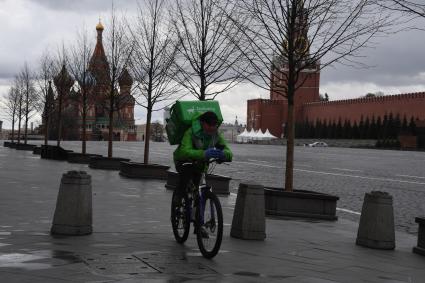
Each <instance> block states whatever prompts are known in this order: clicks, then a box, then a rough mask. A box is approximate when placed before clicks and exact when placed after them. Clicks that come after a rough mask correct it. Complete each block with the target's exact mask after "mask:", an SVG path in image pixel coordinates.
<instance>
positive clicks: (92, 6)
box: [28, 0, 135, 12]
mask: <svg viewBox="0 0 425 283" xmlns="http://www.w3.org/2000/svg"><path fill="white" fill-rule="evenodd" d="M28 2H32V3H35V4H37V5H40V6H42V7H44V8H47V9H48V10H53V11H79V12H87V11H89V12H90V11H107V10H109V9H110V8H111V6H112V1H107V0H78V1H69V0H28ZM134 5H135V1H131V0H121V1H114V6H115V7H116V8H117V9H120V8H127V7H131V6H134Z"/></svg>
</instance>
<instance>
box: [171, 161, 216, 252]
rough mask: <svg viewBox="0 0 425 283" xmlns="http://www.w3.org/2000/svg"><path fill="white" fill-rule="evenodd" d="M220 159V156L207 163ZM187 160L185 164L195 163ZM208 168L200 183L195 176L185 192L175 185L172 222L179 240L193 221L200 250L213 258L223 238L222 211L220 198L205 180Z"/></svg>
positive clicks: (175, 235)
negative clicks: (196, 184)
mask: <svg viewBox="0 0 425 283" xmlns="http://www.w3.org/2000/svg"><path fill="white" fill-rule="evenodd" d="M213 162H216V163H217V162H218V161H217V160H212V161H209V162H208V163H209V164H210V163H213ZM193 165H194V163H191V162H188V163H185V164H183V166H192V167H193ZM205 177H206V172H203V173H202V174H201V180H200V182H199V186H198V187H197V186H195V184H194V183H193V181H192V179H191V180H190V181H189V182H188V185H187V187H186V192H179V190H178V189H177V188H176V189H175V190H174V192H173V196H172V200H171V225H172V228H173V233H174V238H175V239H176V241H177V242H178V243H180V244H183V243H184V242H186V240H187V238H188V236H189V230H190V223H191V222H193V223H194V227H195V233H196V239H197V242H198V247H199V250H200V251H201V253H202V255H203V256H204V257H205V258H213V257H214V256H215V255H217V253H218V251H219V250H220V246H221V241H222V239H223V211H222V209H221V204H220V200H219V199H218V197H217V196H216V195H215V194H214V193H213V192H212V190H211V189H212V188H211V186H208V185H207V184H206V183H205Z"/></svg>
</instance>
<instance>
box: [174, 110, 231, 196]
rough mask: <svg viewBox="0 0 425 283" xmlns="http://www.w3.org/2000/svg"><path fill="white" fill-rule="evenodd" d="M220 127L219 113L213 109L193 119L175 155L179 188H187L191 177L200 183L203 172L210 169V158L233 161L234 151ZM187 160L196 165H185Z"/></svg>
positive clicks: (197, 183)
mask: <svg viewBox="0 0 425 283" xmlns="http://www.w3.org/2000/svg"><path fill="white" fill-rule="evenodd" d="M218 127H219V123H218V118H217V115H216V114H215V113H214V112H212V111H208V112H205V113H203V114H198V115H196V116H195V117H194V119H193V120H192V127H191V128H189V129H188V130H186V132H185V133H184V136H183V138H182V141H181V142H180V145H179V146H178V147H177V149H176V150H175V151H174V156H173V157H174V164H175V166H176V170H177V172H178V173H179V175H180V184H179V189H184V188H186V186H187V182H188V181H189V180H190V179H192V180H193V182H194V184H195V186H197V185H199V181H200V178H201V173H202V172H204V171H205V170H207V169H208V163H207V161H208V160H210V159H217V160H218V161H221V162H230V161H232V156H233V155H232V151H231V150H230V148H229V147H228V145H227V142H226V141H225V140H224V138H223V136H222V135H221V134H220V133H219V132H218ZM187 162H193V163H194V166H191V167H188V166H183V164H184V163H187Z"/></svg>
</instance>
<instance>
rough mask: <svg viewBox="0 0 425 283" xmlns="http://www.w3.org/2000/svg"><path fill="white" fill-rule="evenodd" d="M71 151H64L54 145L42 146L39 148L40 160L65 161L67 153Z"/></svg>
mask: <svg viewBox="0 0 425 283" xmlns="http://www.w3.org/2000/svg"><path fill="white" fill-rule="evenodd" d="M70 152H72V150H65V149H63V148H62V147H60V146H56V145H42V146H41V158H44V159H53V160H67V159H68V153H70Z"/></svg>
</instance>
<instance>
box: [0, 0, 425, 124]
mask: <svg viewBox="0 0 425 283" xmlns="http://www.w3.org/2000/svg"><path fill="white" fill-rule="evenodd" d="M141 2H143V0H141ZM136 3H137V2H136V1H135V0H115V6H116V7H117V10H120V11H122V12H124V13H125V14H126V15H127V16H129V17H130V16H131V15H132V14H133V13H134V12H135V10H136V7H137V4H136ZM110 7H111V2H110V1H108V0H74V1H68V0H0V96H2V95H3V94H5V93H6V92H7V90H8V88H9V86H10V83H11V81H12V79H13V76H14V75H15V74H16V73H18V71H19V69H20V68H21V67H22V66H23V64H24V62H25V61H27V62H28V63H29V65H30V66H36V65H37V61H38V60H39V57H40V56H41V54H42V52H43V50H44V49H46V48H47V47H48V46H50V49H51V50H52V51H53V52H54V50H55V49H56V48H58V46H61V45H62V42H63V43H64V44H66V43H67V42H69V41H71V40H72V39H73V38H74V37H75V35H76V32H77V30H80V29H81V28H82V27H83V26H85V27H86V28H87V29H88V30H89V31H90V30H92V31H93V33H92V34H93V41H95V26H96V24H97V22H98V20H99V17H100V18H102V19H107V18H108V17H109V15H110V12H109V11H110ZM105 21H106V20H103V22H105ZM416 24H417V25H418V26H422V27H424V28H425V19H421V20H418V21H417V22H416ZM107 28H108V26H107V25H106V24H105V29H107ZM375 41H376V42H377V46H376V47H375V48H373V49H367V50H365V51H364V52H363V55H364V56H365V58H364V62H365V63H367V64H368V65H369V66H371V67H370V68H367V69H353V68H348V67H345V66H340V65H337V66H334V67H330V68H328V69H325V70H323V71H322V73H321V87H320V92H321V93H325V92H326V93H328V95H329V97H330V99H331V100H336V99H345V98H355V97H359V96H362V95H365V94H366V93H368V92H377V91H383V92H384V93H385V94H398V93H405V92H417V91H425V54H424V53H425V52H424V50H425V31H418V30H411V31H406V32H402V33H398V34H395V35H392V36H388V37H386V38H379V39H376V40H375ZM260 97H261V98H268V93H267V92H265V91H263V90H259V89H258V88H257V87H255V86H253V85H250V84H242V85H239V86H238V87H236V88H234V89H232V90H231V91H229V92H228V93H224V94H222V95H221V96H219V97H218V100H219V101H220V103H221V107H222V112H223V115H224V118H225V121H226V122H233V121H234V119H235V116H238V120H239V121H240V122H243V123H245V122H246V100H248V99H252V98H260ZM135 116H136V117H135V118H136V119H137V121H136V123H138V124H140V123H142V122H143V121H144V117H145V112H144V110H143V109H141V108H137V109H136V114H135ZM154 119H162V113H156V114H155V116H154ZM4 127H5V128H8V127H9V123H8V122H6V121H5V125H4Z"/></svg>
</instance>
